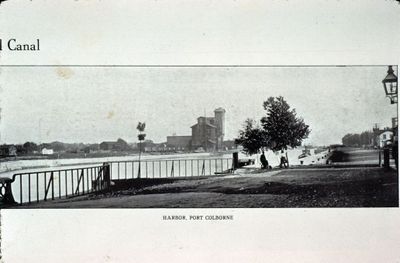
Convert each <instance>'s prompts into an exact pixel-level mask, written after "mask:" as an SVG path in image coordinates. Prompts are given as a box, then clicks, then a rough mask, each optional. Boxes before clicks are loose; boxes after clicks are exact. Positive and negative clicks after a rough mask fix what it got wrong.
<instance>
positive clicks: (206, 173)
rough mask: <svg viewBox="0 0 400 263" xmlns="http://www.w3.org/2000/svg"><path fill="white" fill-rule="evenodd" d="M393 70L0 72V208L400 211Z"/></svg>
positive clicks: (254, 68) (75, 69)
mask: <svg viewBox="0 0 400 263" xmlns="http://www.w3.org/2000/svg"><path fill="white" fill-rule="evenodd" d="M397 69H398V67H397V66H396V65H394V66H393V65H389V66H301V67H295V66H281V67H279V66H275V67H274V66H231V67H229V66H213V67H210V66H197V67H191V66H171V67H158V66H154V67H129V66H127V67H118V66H117V67H112V68H111V67H106V66H99V67H79V66H76V67H63V66H59V67H34V68H33V67H3V68H2V79H1V80H2V85H6V86H7V90H8V91H10V92H9V93H8V92H5V93H4V95H5V96H4V98H5V100H4V101H3V103H2V105H3V107H2V119H1V121H2V129H1V140H2V145H1V156H2V162H1V164H0V168H1V180H2V184H3V192H2V206H3V207H7V208H263V207H268V208H271V207H278V208H283V207H289V208H290V207H293V208H295V207H398V176H397V166H398V153H397V148H398V139H397V138H398V132H397V127H398V125H397V120H398V119H397V75H398V73H397ZM16 89H18V90H19V91H20V92H19V93H13V92H12V91H13V90H16Z"/></svg>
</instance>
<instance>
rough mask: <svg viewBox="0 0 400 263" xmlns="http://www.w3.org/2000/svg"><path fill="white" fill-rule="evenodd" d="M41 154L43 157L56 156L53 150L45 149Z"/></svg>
mask: <svg viewBox="0 0 400 263" xmlns="http://www.w3.org/2000/svg"><path fill="white" fill-rule="evenodd" d="M41 153H42V154H43V155H51V154H54V151H53V149H47V148H43V149H42V151H41Z"/></svg>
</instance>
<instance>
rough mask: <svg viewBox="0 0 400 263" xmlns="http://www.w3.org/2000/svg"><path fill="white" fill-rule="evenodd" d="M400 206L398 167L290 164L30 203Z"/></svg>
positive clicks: (84, 205)
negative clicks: (302, 166)
mask: <svg viewBox="0 0 400 263" xmlns="http://www.w3.org/2000/svg"><path fill="white" fill-rule="evenodd" d="M388 206H395V207H398V176H397V172H396V171H386V172H385V171H384V170H382V168H353V169H350V168H347V169H346V168H342V169H290V170H278V171H269V172H264V171H263V172H252V173H248V174H244V175H243V174H242V175H239V174H237V175H229V176H225V177H216V178H206V179H198V180H180V181H176V182H173V183H168V184H160V185H154V186H149V187H144V188H142V189H131V190H126V191H118V192H115V193H109V194H105V195H98V196H95V195H90V196H83V197H78V198H72V199H64V200H57V201H51V202H43V203H39V204H35V205H31V206H26V207H27V208H28V207H29V208H35V207H40V208H53V207H59V208H105V207H114V208H126V207H130V208H135V207H138V208H139V207H148V208H154V207H156V208H168V207H170V208H171V207H191V208H195V207H207V208H221V207H229V208H234V207H388Z"/></svg>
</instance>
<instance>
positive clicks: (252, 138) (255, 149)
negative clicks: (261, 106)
mask: <svg viewBox="0 0 400 263" xmlns="http://www.w3.org/2000/svg"><path fill="white" fill-rule="evenodd" d="M268 143H269V140H268V137H267V135H266V134H265V132H264V130H263V129H262V128H261V127H260V126H259V125H257V123H256V121H254V120H252V119H247V120H246V121H245V123H244V125H243V130H240V131H239V137H238V138H236V139H235V144H238V145H242V146H243V151H244V152H245V153H247V154H250V155H252V154H257V153H259V152H260V150H261V149H262V148H264V147H267V146H268Z"/></svg>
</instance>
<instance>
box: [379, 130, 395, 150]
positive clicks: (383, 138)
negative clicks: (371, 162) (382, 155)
mask: <svg viewBox="0 0 400 263" xmlns="http://www.w3.org/2000/svg"><path fill="white" fill-rule="evenodd" d="M392 138H393V132H392V131H389V130H387V131H384V132H382V133H381V134H379V137H378V140H379V141H378V143H379V147H380V148H383V147H385V146H386V145H389V144H391V143H392Z"/></svg>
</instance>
